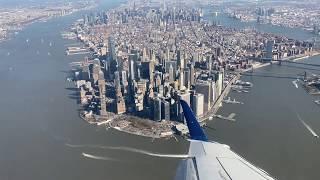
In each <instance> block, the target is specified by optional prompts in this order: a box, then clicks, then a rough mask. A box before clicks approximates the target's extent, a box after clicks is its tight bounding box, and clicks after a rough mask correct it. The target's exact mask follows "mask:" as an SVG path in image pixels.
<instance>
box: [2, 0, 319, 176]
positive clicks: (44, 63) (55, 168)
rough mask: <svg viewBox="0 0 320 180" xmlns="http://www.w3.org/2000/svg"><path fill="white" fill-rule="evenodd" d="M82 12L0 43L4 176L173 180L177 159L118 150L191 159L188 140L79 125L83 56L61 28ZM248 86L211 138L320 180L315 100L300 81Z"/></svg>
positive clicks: (278, 168) (282, 172)
mask: <svg viewBox="0 0 320 180" xmlns="http://www.w3.org/2000/svg"><path fill="white" fill-rule="evenodd" d="M116 5H117V3H109V4H107V5H106V6H100V7H109V8H110V7H114V6H116ZM82 13H84V12H80V13H76V14H73V15H70V16H65V17H60V18H55V19H51V20H49V21H48V22H39V23H34V24H32V25H30V26H28V27H26V28H25V29H24V30H23V31H21V32H20V33H19V34H18V35H16V36H14V37H13V38H12V39H11V40H9V41H7V42H4V43H1V44H0V84H1V85H0V92H1V93H0V115H1V116H0V179H4V180H6V179H8V180H9V179H10V180H20V179H26V180H28V179H30V180H31V179H32V180H43V179H46V180H57V179H59V180H70V179H77V180H87V179H91V180H101V179H132V180H143V179H146V180H150V179H153V180H164V179H173V177H174V175H175V170H176V167H177V165H178V162H179V161H178V160H176V159H169V158H158V157H152V156H148V155H144V154H140V153H133V152H129V151H125V150H124V149H121V148H119V147H130V148H136V149H142V150H145V151H150V152H153V153H161V154H182V153H186V152H187V149H188V142H187V141H185V140H183V139H181V138H179V139H178V141H176V140H174V139H171V140H157V139H156V140H152V139H150V138H144V137H139V136H134V135H128V134H125V133H122V132H118V131H115V130H111V129H109V130H106V129H105V128H104V127H96V126H92V125H89V124H87V123H86V122H84V121H83V120H81V119H80V118H79V116H78V114H79V112H78V109H79V105H78V104H77V92H76V91H74V90H73V89H72V88H71V87H72V84H71V83H70V82H67V81H66V78H67V77H68V72H69V70H70V66H69V63H70V62H72V61H79V60H82V58H83V56H65V54H64V51H65V49H66V45H68V44H72V43H75V41H70V40H63V39H62V38H61V36H60V31H62V30H65V29H66V28H68V27H69V26H70V24H71V23H73V22H74V21H75V20H77V19H78V18H80V17H81V14H82ZM27 40H28V41H27ZM50 42H51V43H50ZM50 44H51V46H50ZM318 60H319V58H317V57H314V58H310V60H307V61H308V62H314V63H318V62H317V61H318ZM256 72H257V73H258V72H264V73H276V74H281V73H282V74H291V75H292V76H294V77H295V76H296V74H299V73H301V72H303V69H301V68H299V69H297V68H295V67H291V66H290V65H288V66H286V65H282V66H277V65H273V66H268V67H265V68H263V69H260V70H257V71H256ZM244 79H247V80H249V81H251V82H253V83H254V86H253V88H252V90H251V91H250V92H249V93H247V94H245V93H243V94H239V93H231V94H230V96H231V97H232V98H236V99H237V100H240V101H242V102H244V103H245V104H244V105H224V106H223V108H222V109H221V110H220V111H219V114H229V113H231V112H234V113H236V114H237V116H236V120H237V121H236V122H235V123H230V122H226V121H223V120H216V121H213V122H209V124H208V125H209V127H210V128H207V129H206V131H207V133H208V134H209V137H210V139H212V140H216V141H219V142H221V143H225V144H229V145H230V146H231V147H232V148H233V149H234V150H235V151H236V152H237V153H239V154H241V155H242V156H244V157H245V158H247V159H248V160H250V161H252V162H253V163H254V164H256V165H258V166H260V167H261V168H263V169H265V170H267V171H268V172H269V173H270V174H272V175H274V176H275V177H277V178H278V179H280V180H284V179H292V180H300V179H318V173H317V170H318V167H320V156H319V155H318V153H319V152H320V145H319V140H317V139H315V138H314V137H313V136H312V135H311V134H310V133H309V132H308V131H307V130H306V128H305V127H304V126H303V125H302V124H301V122H300V120H299V119H298V116H300V117H301V118H302V119H303V120H305V122H306V123H308V124H309V125H310V126H312V128H313V129H314V130H315V131H316V132H319V133H320V121H319V112H320V109H319V107H317V106H316V104H315V103H314V102H313V100H314V99H315V97H313V96H311V95H309V94H307V93H306V92H305V91H304V90H303V89H302V88H298V89H296V88H295V87H294V86H293V84H292V80H293V79H287V78H276V77H274V78H272V77H268V78H266V77H259V76H250V77H244Z"/></svg>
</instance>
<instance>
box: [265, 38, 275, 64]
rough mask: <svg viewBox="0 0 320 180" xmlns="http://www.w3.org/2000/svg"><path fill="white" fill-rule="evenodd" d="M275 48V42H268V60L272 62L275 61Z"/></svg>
mask: <svg viewBox="0 0 320 180" xmlns="http://www.w3.org/2000/svg"><path fill="white" fill-rule="evenodd" d="M273 46H274V40H268V42H267V46H266V51H267V52H266V60H268V61H272V59H273Z"/></svg>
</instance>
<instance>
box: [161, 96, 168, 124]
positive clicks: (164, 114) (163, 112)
mask: <svg viewBox="0 0 320 180" xmlns="http://www.w3.org/2000/svg"><path fill="white" fill-rule="evenodd" d="M161 117H162V119H164V120H170V103H169V102H168V101H166V100H162V101H161Z"/></svg>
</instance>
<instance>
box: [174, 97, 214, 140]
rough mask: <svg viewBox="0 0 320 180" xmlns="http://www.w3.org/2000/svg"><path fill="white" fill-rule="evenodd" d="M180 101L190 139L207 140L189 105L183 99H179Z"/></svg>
mask: <svg viewBox="0 0 320 180" xmlns="http://www.w3.org/2000/svg"><path fill="white" fill-rule="evenodd" d="M180 103H181V106H182V109H183V114H184V117H185V118H186V121H187V126H188V129H189V133H190V137H191V139H194V140H200V141H208V138H207V136H206V135H205V133H204V132H203V130H202V128H201V126H200V124H199V122H198V120H197V119H196V116H195V115H194V113H193V112H192V110H191V109H190V107H189V105H188V104H187V103H186V102H185V101H184V100H180Z"/></svg>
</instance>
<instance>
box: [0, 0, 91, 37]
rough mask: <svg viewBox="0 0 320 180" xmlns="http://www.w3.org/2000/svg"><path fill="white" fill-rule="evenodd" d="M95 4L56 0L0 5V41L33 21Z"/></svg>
mask: <svg viewBox="0 0 320 180" xmlns="http://www.w3.org/2000/svg"><path fill="white" fill-rule="evenodd" d="M94 5H95V4H94V2H93V1H78V2H73V3H66V2H64V1H55V2H52V3H44V4H39V3H38V4H32V3H29V4H28V3H26V5H20V6H19V7H16V6H14V7H13V6H12V7H11V6H9V7H0V41H1V40H4V39H6V38H7V37H8V36H9V34H10V33H11V32H17V31H19V30H20V29H21V28H22V27H24V26H25V25H28V24H30V23H32V22H35V21H39V20H46V19H48V18H50V17H53V16H64V15H67V14H70V13H72V12H75V11H77V10H80V9H88V8H92V7H93V6H94Z"/></svg>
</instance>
